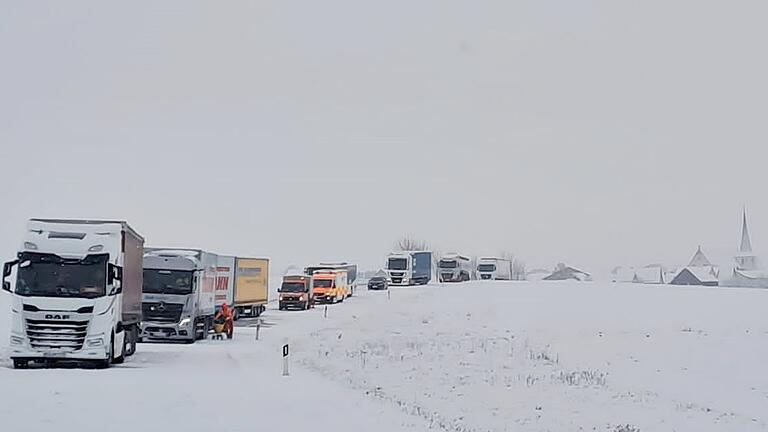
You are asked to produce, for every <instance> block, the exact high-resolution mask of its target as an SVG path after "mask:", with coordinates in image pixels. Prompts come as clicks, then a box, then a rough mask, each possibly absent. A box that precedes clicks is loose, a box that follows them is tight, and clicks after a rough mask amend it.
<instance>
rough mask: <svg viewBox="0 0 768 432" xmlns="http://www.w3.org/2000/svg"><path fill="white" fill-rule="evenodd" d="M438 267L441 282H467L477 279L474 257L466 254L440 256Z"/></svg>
mask: <svg viewBox="0 0 768 432" xmlns="http://www.w3.org/2000/svg"><path fill="white" fill-rule="evenodd" d="M437 267H438V277H439V280H440V282H467V281H470V280H473V279H475V277H474V275H475V269H474V266H473V265H472V259H471V258H469V257H467V256H464V255H460V254H457V253H449V254H445V255H443V256H441V257H440V261H439V262H438V263H437Z"/></svg>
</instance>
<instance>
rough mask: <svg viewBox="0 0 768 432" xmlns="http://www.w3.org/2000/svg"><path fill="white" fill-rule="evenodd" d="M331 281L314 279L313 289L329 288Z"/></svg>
mask: <svg viewBox="0 0 768 432" xmlns="http://www.w3.org/2000/svg"><path fill="white" fill-rule="evenodd" d="M331 285H333V281H332V280H330V279H315V285H314V286H315V288H330V287H331Z"/></svg>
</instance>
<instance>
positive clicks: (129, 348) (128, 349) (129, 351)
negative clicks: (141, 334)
mask: <svg viewBox="0 0 768 432" xmlns="http://www.w3.org/2000/svg"><path fill="white" fill-rule="evenodd" d="M137 335H138V331H137V329H136V327H131V329H130V331H128V333H126V335H125V337H126V344H125V348H123V350H124V351H123V354H124V355H125V356H126V357H130V356H132V355H134V354H136V339H138V336H137Z"/></svg>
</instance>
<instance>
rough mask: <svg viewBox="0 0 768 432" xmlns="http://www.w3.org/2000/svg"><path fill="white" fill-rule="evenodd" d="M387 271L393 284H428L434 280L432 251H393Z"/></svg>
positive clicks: (388, 258)
mask: <svg viewBox="0 0 768 432" xmlns="http://www.w3.org/2000/svg"><path fill="white" fill-rule="evenodd" d="M386 272H387V277H388V278H389V281H390V283H391V284H392V285H403V286H408V285H426V284H428V283H429V282H430V281H431V280H432V252H428V251H400V252H392V253H391V254H389V256H388V257H387V268H386Z"/></svg>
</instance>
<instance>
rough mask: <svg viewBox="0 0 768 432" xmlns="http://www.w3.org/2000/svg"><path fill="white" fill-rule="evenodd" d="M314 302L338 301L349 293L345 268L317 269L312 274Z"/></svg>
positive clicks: (342, 299) (341, 300)
mask: <svg viewBox="0 0 768 432" xmlns="http://www.w3.org/2000/svg"><path fill="white" fill-rule="evenodd" d="M312 290H313V297H314V301H315V303H340V302H343V301H344V299H345V298H347V295H348V293H349V289H348V287H347V272H346V271H345V270H317V271H315V272H314V274H313V275H312Z"/></svg>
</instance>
